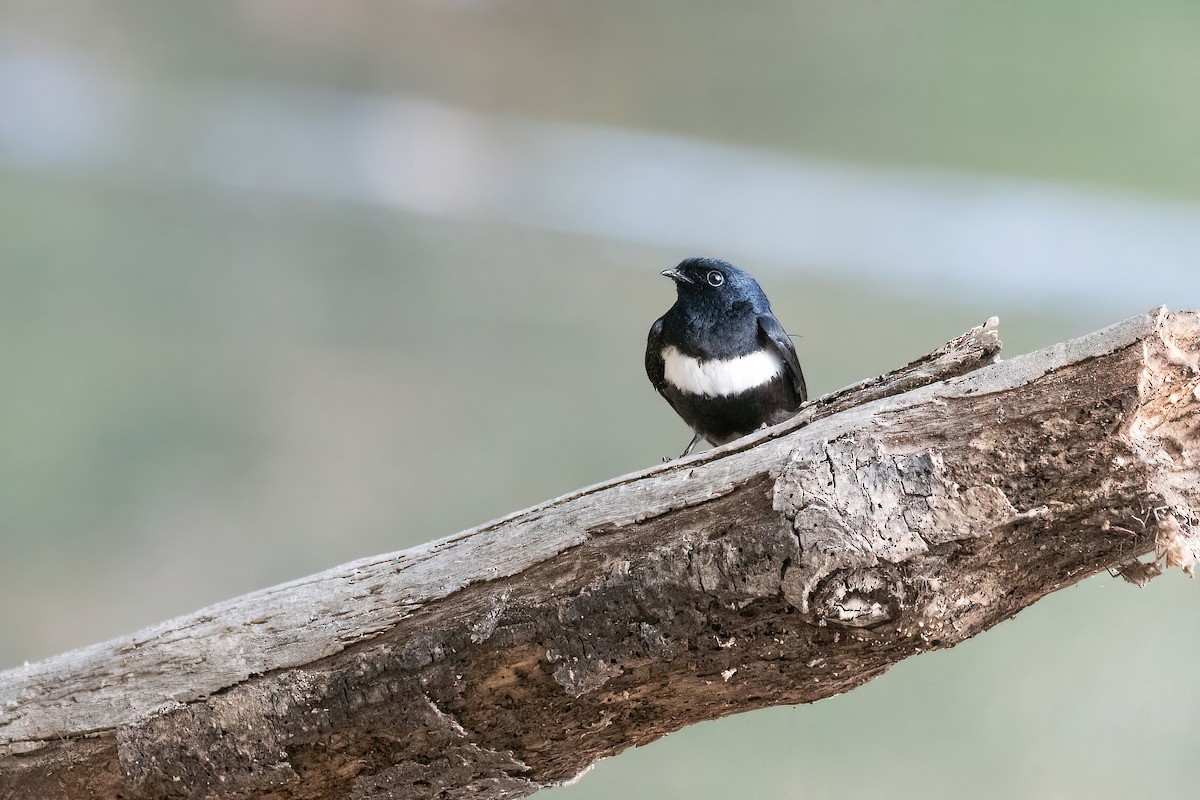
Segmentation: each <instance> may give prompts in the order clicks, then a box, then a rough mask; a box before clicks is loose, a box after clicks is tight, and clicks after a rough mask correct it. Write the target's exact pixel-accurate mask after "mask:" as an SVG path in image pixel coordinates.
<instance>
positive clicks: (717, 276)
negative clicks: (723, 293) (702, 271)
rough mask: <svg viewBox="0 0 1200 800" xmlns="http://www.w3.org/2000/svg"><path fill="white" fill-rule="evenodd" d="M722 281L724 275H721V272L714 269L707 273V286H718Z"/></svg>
mask: <svg viewBox="0 0 1200 800" xmlns="http://www.w3.org/2000/svg"><path fill="white" fill-rule="evenodd" d="M724 282H725V276H724V275H722V274H721V273H719V272H717V271H716V270H715V269H714V270H713V271H712V272H710V273H708V285H709V286H720V285H721V284H722V283H724Z"/></svg>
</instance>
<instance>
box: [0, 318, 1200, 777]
mask: <svg viewBox="0 0 1200 800" xmlns="http://www.w3.org/2000/svg"><path fill="white" fill-rule="evenodd" d="M998 351H999V339H998V337H997V335H996V331H995V322H994V321H990V322H989V324H988V325H985V326H983V327H980V328H976V329H974V330H973V331H970V332H969V333H967V334H966V335H964V336H962V337H960V338H958V339H956V340H954V341H953V342H951V343H949V344H948V345H946V346H945V347H944V348H942V349H941V350H939V351H937V352H935V353H932V354H930V355H929V356H926V357H924V358H922V359H920V360H918V361H916V362H914V363H913V364H910V365H909V366H908V367H905V368H903V369H900V370H897V371H896V372H894V373H891V374H889V375H885V376H883V377H881V378H877V379H874V380H870V381H865V382H863V383H861V384H858V385H855V386H851V387H848V388H847V389H844V390H842V391H840V392H836V393H834V394H832V395H827V396H825V397H823V398H820V399H819V400H816V401H814V402H811V403H809V404H807V405H806V406H805V407H804V408H803V409H802V411H801V413H800V414H799V415H798V416H797V417H796V418H794V419H793V420H791V421H789V422H787V423H784V424H782V425H779V426H776V427H775V428H771V429H768V430H764V431H761V432H760V433H758V434H756V435H755V436H753V437H748V438H746V439H742V440H739V441H737V442H734V443H731V444H729V445H726V446H724V447H721V448H717V449H715V450H711V451H709V452H706V453H702V454H700V455H698V456H694V457H691V458H688V459H683V460H678V461H673V462H670V463H667V464H662V465H658V466H655V467H653V468H651V469H649V470H646V471H644V472H641V473H638V474H634V475H628V476H625V477H622V478H618V479H616V480H613V481H611V482H609V483H606V484H603V485H600V486H596V487H592V488H589V489H584V490H582V491H579V492H577V493H575V494H571V495H568V496H566V497H562V498H559V499H557V500H554V501H551V502H549V503H546V504H544V505H541V506H538V507H536V508H532V509H529V510H527V511H522V512H520V513H517V514H514V515H512V516H510V517H507V518H504V519H501V520H498V521H496V522H493V523H490V524H488V525H485V526H483V527H480V528H476V529H474V530H470V531H466V532H463V533H460V534H457V535H454V536H450V537H448V538H445V539H442V540H440V541H436V542H433V543H431V544H428V545H424V546H421V547H417V548H414V549H412V550H406V551H404V552H401V553H394V554H391V555H384V556H379V557H377V558H371V559H365V560H362V561H358V562H355V563H352V564H347V565H344V566H342V567H338V568H336V569H332V570H329V571H328V572H324V573H321V574H318V575H313V576H311V577H308V578H304V579H302V580H298V581H295V582H293V583H289V584H285V585H282V586H277V587H274V588H271V589H267V590H264V591H261V592H257V593H255V594H251V595H247V596H245V597H240V598H237V599H235V600H231V601H228V602H226V603H222V604H220V605H217V606H213V607H211V608H208V609H205V610H203V611H200V612H197V613H195V614H193V615H191V616H187V617H182V618H180V619H175V620H171V621H169V622H164V623H162V624H160V625H157V626H155V627H152V628H148V629H146V630H143V631H141V632H139V633H136V634H133V635H132V636H128V637H125V638H123V639H118V640H115V641H111V642H107V643H104V644H100V645H96V646H93V647H89V648H86V649H83V650H78V651H75V652H71V653H66V654H64V655H61V656H57V657H55V658H52V659H49V660H47V661H43V662H40V663H36V664H30V665H27V666H25V667H21V668H17V669H13V670H9V671H7V672H3V673H0V797H2V798H5V800H10V799H15V798H29V799H30V800H55V799H56V798H98V799H100V800H108V799H110V798H124V799H125V800H139V799H140V800H148V799H149V798H212V799H214V800H216V799H221V800H224V799H226V798H264V799H266V798H270V799H271V800H301V798H303V799H305V800H317V799H318V798H319V799H320V800H331V799H332V798H355V799H357V798H364V799H365V798H377V799H378V798H396V799H397V800H399V799H400V798H434V797H436V798H467V797H471V798H510V797H522V796H525V795H529V794H532V793H533V792H535V791H537V790H538V789H539V788H542V787H545V786H550V785H554V784H558V783H562V782H565V781H569V780H571V779H573V778H574V777H576V776H578V775H579V774H580V773H581V772H583V771H584V770H586V769H587V767H588V766H589V765H590V764H592V763H593V762H595V761H596V760H597V759H600V758H603V757H605V756H611V755H614V754H616V753H619V752H621V751H622V750H624V749H625V748H627V747H631V746H636V745H642V744H646V743H647V742H651V741H653V740H655V739H657V738H659V737H661V736H663V735H665V734H667V733H670V732H671V731H674V730H677V729H679V728H681V727H684V726H686V725H689V724H692V723H695V722H699V721H702V720H709V719H714V718H717V717H723V716H726V715H729V714H734V713H738V712H742V711H748V710H751V709H756V708H761V707H764V706H773V705H783V704H796V703H810V702H813V701H815V700H819V699H821V698H824V697H829V696H831V695H836V694H840V693H842V692H846V691H849V690H851V689H853V688H855V687H856V686H859V685H861V684H862V683H864V682H866V681H868V680H870V679H872V678H874V677H876V676H878V675H880V674H882V673H883V672H884V671H885V670H887V669H888V667H890V666H891V665H893V664H895V663H896V662H897V661H899V660H901V659H903V658H907V657H908V656H911V655H915V654H917V653H921V652H924V651H927V650H935V649H938V648H945V647H950V646H952V645H954V644H956V643H958V642H961V641H963V640H964V639H967V638H968V637H971V636H974V635H975V634H978V633H980V632H982V631H984V630H987V629H988V628H990V627H991V626H993V625H995V624H996V623H998V622H1000V621H1002V620H1005V619H1007V618H1009V617H1011V616H1012V615H1014V614H1015V613H1017V612H1018V611H1020V610H1021V609H1022V608H1025V607H1026V606H1028V605H1030V604H1031V603H1033V602H1034V601H1036V600H1037V599H1039V598H1040V597H1042V596H1044V595H1046V594H1048V593H1050V592H1053V591H1055V590H1057V589H1060V588H1063V587H1065V586H1069V585H1071V584H1073V583H1076V582H1077V581H1080V580H1082V579H1083V578H1086V577H1087V576H1089V575H1092V574H1095V573H1096V572H1098V571H1100V570H1105V569H1109V570H1113V571H1114V572H1120V573H1121V574H1123V575H1125V576H1126V577H1127V578H1129V579H1130V580H1133V581H1135V582H1142V581H1145V580H1148V579H1149V578H1151V577H1153V575H1155V574H1156V573H1157V572H1158V571H1159V570H1161V569H1162V568H1163V567H1164V566H1179V567H1182V568H1184V569H1186V570H1188V571H1189V572H1190V571H1191V570H1192V568H1193V565H1194V563H1195V561H1196V557H1197V552H1198V548H1200V544H1198V542H1200V536H1198V535H1197V533H1196V530H1197V528H1196V523H1197V520H1196V509H1197V500H1198V499H1200V472H1198V464H1200V462H1198V460H1197V458H1198V455H1200V449H1198V445H1200V416H1198V415H1197V414H1196V411H1197V408H1198V407H1200V314H1196V313H1190V312H1186V313H1168V312H1167V311H1165V310H1162V309H1160V310H1158V311H1154V312H1152V313H1150V314H1148V315H1146V316H1141V317H1136V318H1133V319H1130V320H1127V321H1125V322H1123V323H1120V324H1118V325H1115V326H1113V327H1112V328H1109V329H1106V330H1104V331H1100V332H1098V333H1095V334H1092V335H1090V336H1087V337H1084V338H1082V339H1077V340H1074V341H1071V342H1067V343H1064V344H1060V345H1056V346H1054V347H1051V348H1049V349H1047V350H1043V351H1040V352H1037V353H1033V354H1031V355H1027V356H1022V357H1019V358H1015V359H1012V360H1009V361H1002V362H996V361H995V356H996V353H997V352H998Z"/></svg>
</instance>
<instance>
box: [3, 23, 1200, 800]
mask: <svg viewBox="0 0 1200 800" xmlns="http://www.w3.org/2000/svg"><path fill="white" fill-rule="evenodd" d="M1197 42H1200V5H1198V4H1196V3H1194V2H1185V1H1184V0H1176V1H1174V2H1170V1H1168V0H1149V1H1148V2H1142V3H1117V2H1107V1H1101V2H1097V0H1088V1H1087V2H1084V0H1061V1H1060V2H1057V3H1053V4H1046V3H1039V2H1034V0H1010V1H1009V2H1005V3H987V4H983V3H971V4H967V3H954V2H949V1H948V0H944V1H943V0H939V1H937V2H932V1H930V0H905V2H897V1H895V0H875V1H874V2H845V0H841V1H840V2H834V1H833V0H827V1H826V2H788V3H783V2H762V3H755V4H733V3H716V2H711V0H705V1H701V0H691V1H690V2H682V0H670V1H667V0H660V1H659V2H654V3H642V2H632V0H609V2H605V3H596V2H591V3H585V2H580V1H579V0H555V1H554V2H551V0H537V1H532V0H531V1H528V2H525V1H522V0H424V1H422V2H417V1H416V0H409V1H407V2H405V1H401V0H395V1H393V2H384V1H383V0H380V1H379V2H362V1H361V0H343V1H342V2H338V3H331V2H327V1H326V0H242V1H241V2H233V1H232V0H229V1H225V0H220V1H218V0H214V1H213V2H206V3H182V2H172V3H167V2H157V1H154V0H142V1H141V2H134V1H133V0H104V1H103V2H100V0H7V2H5V3H4V4H3V5H0V387H2V389H0V608H2V609H3V610H4V614H3V617H2V621H0V667H3V666H13V665H17V664H20V663H21V662H22V661H24V660H35V659H40V658H44V657H46V656H49V655H51V654H54V653H56V652H60V651H63V650H66V649H70V648H74V647H78V646H82V645H86V644H90V643H93V642H96V641H100V640H103V639H106V638H110V637H113V636H117V635H120V634H124V633H128V632H131V631H133V630H134V629H136V628H138V627H140V626H143V625H147V624H150V623H153V622H157V621H159V620H161V619H165V618H167V617H170V616H173V615H177V614H182V613H186V612H189V611H192V610H194V609H196V608H199V607H201V606H203V605H206V604H209V603H212V602H215V601H218V600H222V599H225V598H227V597H230V596H233V595H236V594H239V593H243V592H247V591H250V590H253V589H257V588H260V587H264V586H267V585H270V584H273V583H276V582H279V581H283V580H286V579H290V578H295V577H298V576H301V575H304V574H307V573H310V572H314V571H317V570H320V569H323V568H326V567H329V566H332V565H334V564H337V563H339V562H343V561H348V560H351V559H354V558H358V557H361V556H367V555H372V554H375V553H380V552H387V551H392V550H397V549H401V548H404V547H408V546H411V545H414V544H417V543H419V542H423V541H427V540H430V539H433V538H436V537H439V536H442V535H445V534H449V533H452V532H454V531H457V530H460V529H462V528H466V527H470V526H473V525H476V524H478V523H481V522H484V521H486V520H488V519H490V518H494V517H497V516H500V515H502V514H505V513H507V512H510V511H514V510H516V509H519V508H521V507H524V506H527V505H530V504H533V503H535V502H538V501H540V500H543V499H546V498H549V497H552V496H555V495H558V494H561V493H564V492H567V491H570V490H572V489H575V488H577V487H579V486H582V485H585V484H590V483H594V482H597V481H601V480H604V479H606V478H609V477H612V476H615V475H618V474H621V473H624V472H627V471H630V470H635V469H638V468H641V467H645V466H647V465H650V464H652V463H654V462H656V461H657V460H658V459H659V458H660V457H661V456H662V455H664V454H668V453H675V452H677V451H678V450H679V449H680V448H681V447H682V446H683V444H685V442H686V440H687V438H688V432H687V431H686V430H685V429H684V427H683V425H682V423H681V422H679V420H677V419H676V418H675V417H674V415H673V414H672V413H671V412H670V409H669V408H668V407H667V406H666V404H665V403H663V402H662V401H661V399H659V398H658V397H657V395H656V394H655V393H654V392H653V391H652V390H651V388H650V386H649V384H648V383H647V381H646V379H645V376H644V375H643V374H642V366H641V364H642V348H643V346H644V341H645V338H644V337H645V331H646V330H647V329H648V327H649V325H650V323H651V322H652V321H653V320H654V319H655V317H657V316H658V315H659V314H661V313H662V312H663V311H664V310H665V309H666V308H667V306H668V305H669V304H670V302H671V301H672V288H671V286H670V285H669V283H668V282H666V281H664V280H663V279H661V278H660V277H658V272H659V271H660V270H661V269H664V268H665V267H667V266H671V265H673V264H674V263H676V262H677V261H679V260H680V259H681V258H682V257H685V256H689V255H697V254H705V255H715V256H721V257H726V258H729V259H731V260H734V261H735V262H737V263H739V264H740V265H742V266H744V267H746V268H747V269H749V270H750V271H752V272H754V273H755V274H757V275H759V277H760V279H761V282H762V283H763V284H764V287H765V289H766V290H767V292H768V293H769V294H770V296H771V298H772V301H773V303H774V306H775V310H776V312H777V314H778V316H779V317H780V318H781V319H782V320H783V321H784V324H785V325H786V326H787V327H788V329H789V330H790V331H791V332H793V333H795V334H798V335H799V336H800V337H801V338H800V339H799V340H798V348H799V350H800V355H801V359H802V361H803V363H804V365H805V370H806V373H807V374H808V376H809V384H810V387H812V388H813V389H814V390H815V391H816V393H823V392H826V391H830V390H832V389H835V388H838V387H840V386H842V385H845V384H847V383H850V382H852V381H855V380H857V379H860V378H863V377H866V376H869V375H874V374H877V373H879V372H881V371H884V370H887V369H889V368H892V367H895V366H898V365H900V364H903V363H906V362H907V361H908V360H910V359H911V358H913V357H916V356H918V355H920V354H923V353H925V352H927V351H928V350H930V349H932V348H934V347H936V346H938V345H940V344H941V343H942V342H944V341H946V340H947V339H949V338H951V337H953V336H955V335H957V334H958V333H960V332H961V331H963V330H965V329H966V328H968V327H970V326H971V325H974V324H977V323H979V322H982V321H983V320H984V319H985V318H987V317H988V316H991V315H993V314H996V315H999V316H1000V317H1001V320H1002V324H1001V332H1002V334H1003V337H1004V341H1005V344H1006V352H1007V354H1009V355H1013V354H1016V353H1020V352H1024V351H1027V350H1030V349H1034V348H1037V347H1040V346H1045V345H1048V344H1051V343H1053V342H1056V341H1059V340H1061V339H1063V338H1066V337H1070V336H1075V335H1080V334H1083V333H1086V332H1089V331H1091V330H1093V329H1096V328H1098V327H1101V326H1103V325H1105V324H1108V323H1111V322H1115V321H1117V320H1118V319H1121V318H1123V317H1125V316H1129V315H1132V314H1135V313H1140V312H1142V311H1144V310H1146V308H1148V307H1149V306H1151V305H1154V304H1157V303H1165V304H1168V305H1171V306H1172V307H1176V308H1178V307H1189V306H1190V307H1197V306H1200V152H1198V151H1197V143H1198V142H1200V92H1198V91H1197V87H1200V47H1198V46H1197ZM463 486H466V487H468V489H469V490H468V491H467V492H466V493H463V492H462V491H461V489H460V487H463ZM1196 591H1197V590H1196V587H1195V585H1194V584H1191V583H1188V582H1187V581H1186V579H1183V578H1181V577H1180V576H1179V575H1169V576H1167V577H1165V578H1163V579H1160V580H1159V581H1157V582H1156V583H1154V584H1152V585H1151V586H1150V587H1148V588H1146V589H1144V590H1137V589H1134V588H1132V587H1130V586H1127V585H1125V584H1123V583H1121V582H1119V581H1116V580H1114V579H1111V578H1108V577H1107V576H1102V577H1099V578H1096V579H1093V580H1090V581H1088V582H1087V583H1085V584H1084V585H1082V586H1080V587H1077V588H1075V589H1072V590H1068V591H1064V592H1060V593H1057V594H1054V595H1052V596H1051V597H1049V598H1047V599H1046V600H1044V601H1042V602H1041V603H1039V604H1038V605H1037V606H1035V607H1034V608H1032V609H1030V610H1028V611H1026V612H1024V613H1023V614H1022V615H1021V616H1020V617H1019V618H1017V619H1016V620H1014V621H1012V622H1008V623H1005V624H1004V625H1001V626H1000V627H999V628H998V629H996V630H994V631H992V632H990V633H988V634H987V635H985V636H982V637H980V638H978V639H976V640H973V641H970V642H968V643H966V644H964V645H962V646H960V647H958V648H956V649H954V650H952V651H948V652H944V653H936V654H927V655H923V656H920V657H918V658H915V659H911V660H909V661H907V662H905V663H903V664H901V665H900V666H899V667H897V668H896V669H894V670H893V671H892V672H891V673H889V674H888V675H886V676H885V677H883V678H881V679H879V680H877V681H875V682H874V683H872V684H869V685H868V686H866V687H864V688H862V689H860V690H857V691H855V692H853V693H851V694H849V695H846V696H844V697H840V698H835V699H832V700H828V701H824V702H822V703H819V704H817V705H814V706H811V707H804V708H780V709H771V710H768V711H764V712H759V713H755V714H749V715H744V716H741V717H735V718H732V719H729V720H724V721H721V722H718V723H710V724H706V725H701V726H697V727H694V728H691V729H688V730H685V731H683V732H680V733H678V734H676V735H673V736H671V737H669V738H668V739H666V740H664V741H662V742H659V743H657V744H654V745H652V746H649V747H646V748H643V749H641V750H638V751H631V752H627V753H625V754H624V755H622V756H621V757H619V758H617V759H613V760H610V761H607V762H604V763H602V764H600V765H599V766H598V767H596V768H595V769H594V770H593V771H592V772H591V773H590V774H588V775H587V776H586V777H585V778H583V779H582V780H581V781H580V782H579V783H577V784H576V785H574V786H571V787H564V788H561V789H556V790H552V791H547V792H545V793H544V795H543V796H545V797H561V798H563V800H583V799H584V798H599V797H609V796H612V795H614V794H618V793H620V794H622V795H624V796H630V797H664V798H667V797H671V798H674V797H679V798H683V797H687V798H727V797H747V796H753V797H764V798H793V797H794V798H800V797H804V798H810V797H838V798H846V797H865V796H879V795H883V794H887V795H888V796H894V797H923V798H925V797H932V798H941V797H945V798H957V797H961V796H973V797H987V798H993V797H994V798H1001V797H1005V798H1006V797H1014V796H1021V797H1045V798H1063V797H1089V798H1107V797H1114V798H1116V797H1128V796H1137V797H1168V796H1180V795H1181V794H1183V795H1185V796H1186V794H1187V793H1188V792H1190V790H1191V785H1192V772H1193V764H1194V755H1193V754H1194V752H1195V751H1196V749H1197V747H1198V746H1200V733H1197V728H1196V725H1195V724H1194V722H1195V720H1196V718H1197V712H1198V711H1200V695H1198V690H1197V684H1196V681H1195V677H1194V676H1195V662H1196V660H1197V659H1198V658H1200V614H1198V613H1197V610H1196V609H1197V603H1196V600H1197V594H1196Z"/></svg>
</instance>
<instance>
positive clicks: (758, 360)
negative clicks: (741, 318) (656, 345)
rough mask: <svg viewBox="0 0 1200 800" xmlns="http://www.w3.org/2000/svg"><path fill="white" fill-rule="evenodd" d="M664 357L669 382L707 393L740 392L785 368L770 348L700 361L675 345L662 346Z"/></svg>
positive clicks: (666, 376) (728, 393)
mask: <svg viewBox="0 0 1200 800" xmlns="http://www.w3.org/2000/svg"><path fill="white" fill-rule="evenodd" d="M662 357H663V362H664V364H665V367H666V369H665V375H664V377H665V378H666V379H667V383H670V384H671V385H672V386H674V387H675V388H676V389H678V390H680V391H681V392H687V393H688V394H699V395H704V396H705V397H728V396H729V395H734V394H741V393H742V392H745V391H748V390H750V389H753V388H755V387H756V386H762V385H763V384H764V383H766V382H767V381H769V380H771V379H772V378H774V377H776V376H777V375H779V374H781V373H782V372H783V359H781V358H780V357H779V356H778V355H776V354H775V353H774V352H773V351H772V350H769V349H766V350H759V351H758V352H757V353H750V354H749V355H744V356H739V357H737V358H729V359H724V360H718V359H713V360H711V361H701V360H700V359H698V358H692V357H691V356H685V355H684V354H683V353H681V352H679V350H678V349H676V348H675V347H673V346H672V347H664V348H663V351H662Z"/></svg>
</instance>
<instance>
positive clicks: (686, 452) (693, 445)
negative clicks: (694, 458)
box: [679, 433, 704, 458]
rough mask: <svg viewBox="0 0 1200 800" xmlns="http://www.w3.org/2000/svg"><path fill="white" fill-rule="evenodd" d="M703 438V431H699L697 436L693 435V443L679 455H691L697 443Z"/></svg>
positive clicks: (684, 456) (681, 456) (683, 456)
mask: <svg viewBox="0 0 1200 800" xmlns="http://www.w3.org/2000/svg"><path fill="white" fill-rule="evenodd" d="M703 438H704V434H702V433H697V434H696V435H695V436H693V437H692V443H691V444H689V445H688V446H687V449H686V450H684V451H683V453H681V454H680V456H679V457H680V458H686V457H688V456H689V455H691V454H692V449H693V448H695V446H696V445H698V444H700V440H701V439H703Z"/></svg>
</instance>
